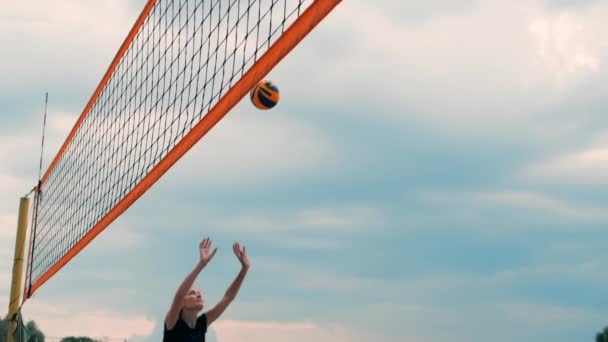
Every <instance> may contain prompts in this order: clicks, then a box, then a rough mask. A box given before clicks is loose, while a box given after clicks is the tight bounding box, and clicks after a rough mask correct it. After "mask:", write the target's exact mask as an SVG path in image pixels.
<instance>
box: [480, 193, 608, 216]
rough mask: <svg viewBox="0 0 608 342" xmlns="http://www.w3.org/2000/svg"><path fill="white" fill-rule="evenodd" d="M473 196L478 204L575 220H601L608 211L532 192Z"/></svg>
mask: <svg viewBox="0 0 608 342" xmlns="http://www.w3.org/2000/svg"><path fill="white" fill-rule="evenodd" d="M473 198H474V200H475V201H476V202H477V203H480V204H490V205H502V206H507V207H511V208H520V209H531V210H537V211H540V212H545V213H547V214H553V215H556V216H558V217H561V218H567V219H573V220H577V221H591V222H593V221H596V222H597V221H600V222H603V221H606V220H608V213H606V211H605V210H604V209H603V208H594V207H588V206H582V205H578V204H576V203H571V202H568V201H565V200H561V199H558V198H553V197H550V196H547V195H544V194H540V193H534V192H494V193H478V194H475V195H473Z"/></svg>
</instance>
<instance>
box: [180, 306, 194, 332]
mask: <svg viewBox="0 0 608 342" xmlns="http://www.w3.org/2000/svg"><path fill="white" fill-rule="evenodd" d="M197 315H198V311H197V310H186V309H184V310H182V319H183V320H184V322H186V324H188V326H189V327H190V328H192V329H194V327H196V318H197Z"/></svg>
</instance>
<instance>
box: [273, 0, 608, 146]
mask: <svg viewBox="0 0 608 342" xmlns="http://www.w3.org/2000/svg"><path fill="white" fill-rule="evenodd" d="M469 5H470V6H467V5H464V4H463V3H462V2H458V4H453V5H443V4H442V6H449V7H461V9H459V10H453V11H447V12H442V11H438V12H439V14H438V15H436V16H429V17H428V18H427V20H424V21H421V22H415V24H412V23H411V22H410V21H409V20H408V19H406V18H403V17H404V15H402V12H403V11H401V12H392V13H399V16H398V18H395V17H397V16H395V15H394V14H393V15H390V14H388V13H387V12H391V11H392V10H394V8H395V5H394V4H392V3H390V4H386V3H385V2H379V3H376V2H374V3H370V2H365V1H349V3H344V4H341V6H339V7H338V8H337V9H336V11H335V12H334V13H332V16H331V18H329V20H327V22H326V23H324V25H322V26H321V27H320V29H319V32H315V33H316V34H312V35H311V38H310V41H308V42H306V43H304V49H302V51H297V52H295V53H294V56H293V57H292V59H290V60H287V61H286V64H285V66H280V67H279V70H281V72H285V73H286V74H288V75H291V74H292V73H293V74H295V73H296V72H297V69H298V68H299V67H300V65H302V64H303V63H309V64H311V65H315V67H316V68H318V69H319V70H320V72H318V73H311V74H307V75H306V77H302V76H300V80H301V81H300V82H297V83H296V84H292V85H289V87H290V88H292V89H293V90H290V91H291V92H293V93H303V94H308V95H309V96H310V97H313V98H315V99H317V100H318V101H319V102H320V103H323V104H325V103H327V104H332V106H334V105H335V104H336V103H339V106H340V108H343V110H342V112H344V113H343V114H341V115H345V116H348V118H349V119H351V120H352V119H353V118H355V119H361V118H360V117H359V116H363V119H364V120H368V118H367V116H368V115H370V113H372V115H373V116H374V118H375V119H378V120H389V121H397V122H404V123H405V124H406V125H407V127H412V125H413V124H416V123H421V124H424V125H429V126H426V127H430V128H429V129H433V130H435V131H439V132H444V131H449V132H452V133H453V132H456V133H458V134H466V136H467V137H471V136H481V137H483V138H484V139H487V140H494V141H499V142H500V143H501V144H504V143H505V142H511V143H518V142H520V141H521V140H522V138H525V139H524V140H525V141H529V140H533V141H535V140H539V139H541V138H543V139H549V140H551V141H552V142H556V141H559V140H557V139H559V136H558V137H555V136H551V135H552V134H554V132H555V131H554V130H553V128H554V127H556V128H559V129H560V130H562V129H565V130H566V132H570V131H572V130H571V129H570V128H569V127H570V126H572V125H574V126H576V125H577V123H578V122H580V120H581V118H580V117H579V118H578V121H577V120H575V119H570V118H566V119H563V118H562V119H556V118H555V117H551V118H548V117H546V113H547V112H551V111H556V110H561V109H562V106H563V104H564V102H566V101H568V100H572V98H571V97H572V96H575V95H576V94H575V92H576V91H578V90H579V87H580V86H582V85H585V84H586V83H588V82H590V81H592V80H601V79H602V78H603V77H604V76H605V75H606V73H605V71H604V70H603V68H602V67H603V65H602V61H603V59H604V56H605V55H607V54H608V46H606V44H604V32H606V30H607V29H608V27H607V26H606V25H605V24H604V22H605V21H604V20H603V19H602V15H601V14H602V13H603V14H604V16H605V14H606V13H607V12H608V6H606V5H605V4H598V5H597V6H595V7H593V8H592V9H584V10H579V11H577V12H575V11H570V10H561V11H557V12H556V11H555V10H554V9H550V8H548V7H547V6H546V4H544V3H543V2H542V1H523V0H522V1H482V2H477V3H476V4H475V5H471V4H469ZM403 6H408V5H403ZM412 6H413V7H415V5H412ZM420 6H425V5H420ZM361 23H373V25H365V24H363V25H362V24H361ZM303 103H305V102H303ZM338 115H340V113H338ZM564 121H565V122H564ZM541 131H542V132H541ZM514 136H517V137H518V138H517V139H515V138H514Z"/></svg>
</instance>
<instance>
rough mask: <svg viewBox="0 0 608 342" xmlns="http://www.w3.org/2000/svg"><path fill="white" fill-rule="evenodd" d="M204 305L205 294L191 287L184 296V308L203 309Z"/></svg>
mask: <svg viewBox="0 0 608 342" xmlns="http://www.w3.org/2000/svg"><path fill="white" fill-rule="evenodd" d="M204 305H205V301H204V300H203V295H202V293H201V291H200V290H199V289H197V288H195V287H193V288H191V289H190V290H189V291H188V293H186V295H185V296H184V306H183V308H184V310H192V311H201V310H202V309H203V306H204Z"/></svg>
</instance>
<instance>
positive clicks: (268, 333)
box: [214, 320, 388, 342]
mask: <svg viewBox="0 0 608 342" xmlns="http://www.w3.org/2000/svg"><path fill="white" fill-rule="evenodd" d="M214 328H215V330H216V333H217V337H218V340H219V341H220V342H231V341H234V342H236V341H245V340H247V341H251V342H257V341H260V342H262V341H264V342H266V341H294V342H297V341H332V342H333V341H339V342H355V341H372V340H373V341H388V340H386V339H378V338H377V337H376V338H373V337H372V336H366V335H365V334H362V333H361V332H358V331H357V330H355V329H353V328H352V327H349V326H344V325H339V324H322V325H321V324H318V323H313V322H277V321H270V322H268V321H236V320H224V321H218V322H217V323H215V324H214Z"/></svg>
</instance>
